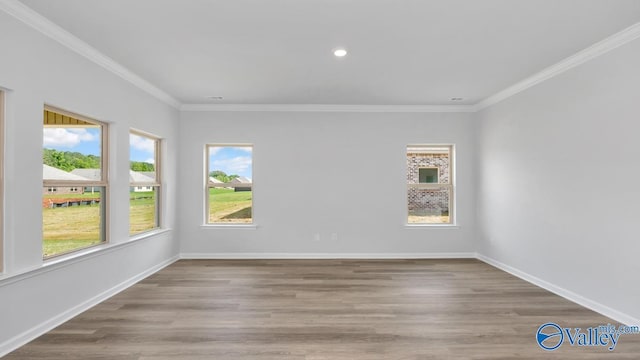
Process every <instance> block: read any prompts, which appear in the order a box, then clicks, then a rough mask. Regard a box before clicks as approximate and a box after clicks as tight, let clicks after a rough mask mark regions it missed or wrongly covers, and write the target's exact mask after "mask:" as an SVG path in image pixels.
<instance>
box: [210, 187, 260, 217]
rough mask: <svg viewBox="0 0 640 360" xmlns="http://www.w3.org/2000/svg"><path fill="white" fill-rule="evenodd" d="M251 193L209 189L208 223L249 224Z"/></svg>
mask: <svg viewBox="0 0 640 360" xmlns="http://www.w3.org/2000/svg"><path fill="white" fill-rule="evenodd" d="M251 199H252V192H251V191H237V192H236V191H234V190H233V189H223V188H212V189H209V222H210V223H251V222H252V214H251V204H252V200H251Z"/></svg>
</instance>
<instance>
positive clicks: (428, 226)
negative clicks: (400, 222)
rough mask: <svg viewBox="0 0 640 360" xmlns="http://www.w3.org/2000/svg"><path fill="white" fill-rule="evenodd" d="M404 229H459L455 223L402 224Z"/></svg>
mask: <svg viewBox="0 0 640 360" xmlns="http://www.w3.org/2000/svg"><path fill="white" fill-rule="evenodd" d="M404 228H405V229H447V230H453V229H459V228H460V227H459V226H458V225H456V224H404Z"/></svg>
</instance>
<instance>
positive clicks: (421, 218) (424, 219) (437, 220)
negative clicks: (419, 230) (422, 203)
mask: <svg viewBox="0 0 640 360" xmlns="http://www.w3.org/2000/svg"><path fill="white" fill-rule="evenodd" d="M408 222H409V224H449V215H415V214H412V213H409V220H408Z"/></svg>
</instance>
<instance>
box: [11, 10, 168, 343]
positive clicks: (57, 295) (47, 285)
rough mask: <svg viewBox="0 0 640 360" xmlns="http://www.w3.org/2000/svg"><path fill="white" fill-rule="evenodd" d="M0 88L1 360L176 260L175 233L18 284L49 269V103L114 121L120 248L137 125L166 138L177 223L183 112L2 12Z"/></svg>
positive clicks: (113, 199)
mask: <svg viewBox="0 0 640 360" xmlns="http://www.w3.org/2000/svg"><path fill="white" fill-rule="evenodd" d="M0 46H1V47H2V56H0V87H2V88H5V89H9V91H8V92H7V95H8V96H7V101H6V103H7V116H6V142H5V149H6V151H5V154H6V155H5V174H6V182H5V204H4V205H5V222H4V225H5V233H4V246H5V256H6V266H5V273H4V274H3V275H2V279H0V319H1V320H0V354H1V353H2V350H4V349H3V348H2V346H3V345H4V344H6V343H7V342H10V340H11V339H12V338H14V337H15V336H17V335H19V334H21V333H24V332H27V333H28V332H29V331H30V330H31V329H33V328H35V327H37V326H39V325H41V324H42V323H45V322H47V321H49V320H51V319H53V318H55V317H56V316H58V315H60V314H61V313H64V312H65V311H68V310H69V309H72V308H74V307H75V306H77V305H78V304H81V303H83V302H85V301H87V300H89V299H91V298H93V297H95V296H97V295H98V294H100V293H102V292H104V291H106V290H108V289H110V288H112V287H114V286H115V285H117V284H121V283H123V282H125V281H126V280H127V279H130V278H132V277H135V276H136V275H138V274H140V273H142V272H144V271H146V270H147V269H150V268H153V267H154V266H157V265H158V264H161V263H163V262H165V261H166V260H167V259H170V258H172V257H173V256H175V255H176V254H177V251H178V248H177V242H176V241H175V238H174V233H173V232H168V233H164V234H162V235H158V236H156V237H154V238H149V239H145V240H141V241H137V242H135V243H132V244H130V245H126V246H121V247H118V248H117V249H114V250H113V251H110V252H105V253H104V254H102V255H98V256H95V257H90V258H87V259H86V260H83V261H81V262H73V263H70V264H68V266H60V267H55V269H54V270H52V271H48V272H43V271H36V273H34V274H35V275H34V276H29V277H23V278H21V280H20V281H18V282H14V281H11V279H9V280H7V279H6V277H8V276H11V275H15V274H17V273H20V272H24V271H26V270H29V269H41V268H42V267H43V261H42V250H41V246H42V245H41V241H42V240H41V239H42V215H41V214H42V209H41V194H42V190H41V189H42V165H41V162H42V116H43V106H44V104H45V103H47V104H50V105H54V106H58V107H60V108H63V109H67V110H70V111H74V112H77V113H80V114H84V115H87V116H89V117H92V118H95V119H98V120H102V121H106V122H109V123H110V125H109V130H110V145H111V149H110V150H111V151H110V156H111V160H112V161H111V162H112V166H110V169H109V170H110V184H111V194H110V206H111V208H110V211H109V215H110V221H111V227H110V229H111V242H112V243H119V242H127V241H129V235H128V216H129V215H128V214H129V202H128V197H129V184H128V181H129V171H128V167H129V166H128V164H129V129H130V127H134V128H137V129H140V130H144V131H147V132H150V133H153V134H156V135H158V136H160V137H163V138H166V143H165V147H164V149H163V152H164V157H165V162H164V163H163V165H164V167H163V175H164V180H165V181H164V182H165V190H166V191H165V194H164V195H165V196H164V200H165V204H166V209H167V210H166V212H165V214H164V220H165V226H166V227H168V228H172V227H174V226H175V206H176V202H175V199H176V195H175V193H176V180H177V179H176V176H175V170H176V167H175V164H176V158H177V155H176V154H177V141H176V140H177V139H176V133H177V119H178V112H177V111H176V110H175V109H172V108H170V107H168V106H167V105H165V104H163V103H161V102H159V101H158V100H156V99H155V98H152V97H151V96H149V95H148V94H146V93H144V92H142V91H141V90H139V89H137V88H135V87H134V86H133V85H131V84H129V83H127V82H125V81H123V80H122V79H120V78H119V77H117V76H115V75H114V74H112V73H109V72H108V71H106V70H104V69H103V68H101V67H99V66H97V65H95V64H94V63H91V62H89V61H88V60H86V59H85V58H83V57H81V56H79V55H77V54H76V53H74V52H72V51H70V50H68V49H67V48H65V47H63V46H62V45H60V44H58V43H57V42H55V41H53V40H51V39H49V38H48V37H46V36H44V35H42V34H41V33H39V32H36V31H35V30H33V29H32V28H30V27H27V26H26V25H24V24H23V23H21V22H19V21H17V20H15V19H14V18H12V17H10V16H8V15H7V14H5V13H4V12H0Z"/></svg>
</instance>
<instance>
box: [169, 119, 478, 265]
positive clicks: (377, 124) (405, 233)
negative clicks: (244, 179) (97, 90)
mask: <svg viewBox="0 0 640 360" xmlns="http://www.w3.org/2000/svg"><path fill="white" fill-rule="evenodd" d="M181 117H182V119H181V121H180V144H181V152H180V165H179V174H180V179H179V181H180V188H181V196H180V199H179V206H180V209H181V211H180V213H179V214H178V222H179V223H180V236H179V238H180V241H181V248H180V249H181V252H182V253H183V254H189V255H194V256H208V255H207V254H209V255H211V254H221V253H239V254H240V256H242V255H241V254H245V255H247V254H251V253H260V254H261V255H260V256H270V255H269V254H268V253H271V254H274V253H275V254H289V255H291V254H305V255H309V256H313V254H315V255H318V254H335V255H336V256H341V255H345V254H347V255H349V254H351V256H354V254H379V255H380V256H393V254H408V255H412V254H413V255H418V254H424V253H460V252H467V253H470V252H474V251H475V248H474V242H473V238H474V231H475V215H474V210H475V204H474V189H473V183H474V177H475V173H474V164H473V154H472V151H473V134H472V131H471V130H472V123H471V114H464V113H462V114H460V113H458V114H454V113H424V114H409V113H333V112H316V113H312V112H183V113H182V115H181ZM207 143H251V144H253V145H254V149H253V160H254V168H253V180H254V221H255V223H256V224H257V225H258V228H257V230H243V229H210V228H202V227H201V225H202V224H203V222H204V215H203V214H204V193H205V192H204V170H203V163H204V146H205V144H207ZM422 143H453V144H455V145H456V150H457V176H458V183H457V185H458V186H457V190H458V193H457V196H458V201H457V215H458V223H459V228H456V229H442V228H440V229H434V228H423V229H407V228H405V226H404V223H405V221H406V219H405V216H406V215H405V214H406V210H405V208H406V153H405V152H406V145H408V144H422ZM314 233H320V235H321V240H320V241H314V240H313V234H314ZM331 233H337V234H338V240H337V241H335V240H331Z"/></svg>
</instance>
